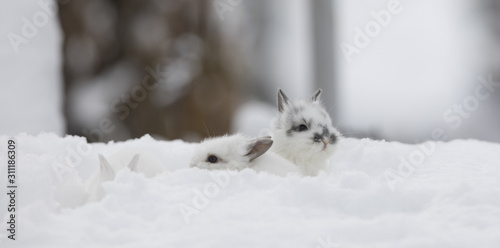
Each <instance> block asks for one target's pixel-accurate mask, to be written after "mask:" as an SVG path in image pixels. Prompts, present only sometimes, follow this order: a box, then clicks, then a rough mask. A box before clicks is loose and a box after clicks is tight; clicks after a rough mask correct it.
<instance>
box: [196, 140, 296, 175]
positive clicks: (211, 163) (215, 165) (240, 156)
mask: <svg viewBox="0 0 500 248" xmlns="http://www.w3.org/2000/svg"><path fill="white" fill-rule="evenodd" d="M272 144H273V141H272V140H271V137H260V138H256V139H248V138H246V137H245V136H243V135H241V134H234V135H230V136H222V137H215V138H210V139H206V140H204V141H203V142H201V143H200V144H198V145H197V146H196V148H195V150H194V151H193V155H192V157H191V164H190V166H191V167H197V168H201V169H209V170H221V169H228V170H238V171H239V170H242V169H245V168H251V169H253V170H255V171H258V172H261V171H265V172H268V173H271V174H275V175H278V176H286V175H288V174H294V173H295V174H296V173H299V170H298V169H297V167H296V166H295V165H294V164H292V163H290V162H289V161H287V160H286V159H283V158H282V157H280V156H278V155H276V154H273V153H271V152H268V150H269V148H270V147H271V146H272Z"/></svg>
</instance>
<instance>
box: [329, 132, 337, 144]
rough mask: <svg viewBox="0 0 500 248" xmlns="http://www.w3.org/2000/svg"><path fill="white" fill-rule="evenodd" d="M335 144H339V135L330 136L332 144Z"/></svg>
mask: <svg viewBox="0 0 500 248" xmlns="http://www.w3.org/2000/svg"><path fill="white" fill-rule="evenodd" d="M335 143H337V135H335V134H332V135H330V144H332V145H333V144H335Z"/></svg>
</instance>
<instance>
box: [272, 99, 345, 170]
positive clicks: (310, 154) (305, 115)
mask: <svg viewBox="0 0 500 248" xmlns="http://www.w3.org/2000/svg"><path fill="white" fill-rule="evenodd" d="M318 92H319V93H320V91H318ZM318 92H317V94H315V97H312V98H311V99H309V100H298V101H289V100H288V98H286V96H284V99H283V100H282V101H281V102H282V105H281V107H282V111H279V114H278V118H277V120H276V122H275V123H274V126H273V127H272V130H273V135H272V136H273V140H274V145H273V146H272V147H271V151H273V152H275V153H277V154H279V155H280V156H282V157H284V158H286V159H288V160H289V161H291V162H292V163H294V164H295V165H297V166H298V167H299V169H300V170H301V172H302V174H303V175H308V176H315V175H317V174H318V173H319V171H321V170H325V169H326V168H327V164H328V159H329V158H330V157H331V156H332V154H333V153H334V151H335V149H336V147H337V145H336V144H337V142H338V139H339V138H340V133H339V132H338V131H337V129H335V128H334V127H333V125H332V121H331V119H330V116H329V115H328V113H327V112H326V110H325V108H324V107H323V106H322V104H321V103H320V101H319V100H318V99H317V97H318V96H319V93H318ZM300 124H306V125H307V127H308V130H306V131H302V132H299V131H296V130H291V129H292V128H293V127H294V126H297V125H300ZM324 129H326V130H327V132H328V135H326V136H323V135H322V134H323V133H324ZM287 132H288V133H287ZM315 134H320V135H321V137H322V139H323V140H325V142H327V144H325V143H323V142H315V141H314V135H315ZM331 135H335V140H336V142H335V143H333V144H331V143H328V141H330V140H331Z"/></svg>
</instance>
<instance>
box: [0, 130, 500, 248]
mask: <svg viewBox="0 0 500 248" xmlns="http://www.w3.org/2000/svg"><path fill="white" fill-rule="evenodd" d="M7 140H8V137H6V136H0V144H3V145H0V161H2V162H1V163H2V164H5V162H4V161H7V159H6V157H5V155H6V149H7V145H5V144H7ZM15 140H16V142H17V144H18V151H17V152H18V155H19V157H18V164H19V167H18V168H17V175H18V185H19V188H18V201H17V202H18V208H17V210H16V213H17V216H18V219H17V223H18V226H17V228H18V230H17V240H16V241H12V240H9V239H7V233H6V231H5V230H6V228H4V227H5V226H6V224H5V223H6V222H7V220H6V219H7V208H6V207H5V206H7V200H6V197H2V198H1V201H2V202H0V205H1V206H3V207H1V208H0V218H1V223H3V224H2V225H5V226H3V227H2V228H1V229H0V230H1V231H0V244H1V247H118V246H119V247H198V246H203V247H276V246H277V244H279V246H280V247H398V248H399V247H440V248H442V247H500V235H499V233H500V180H499V179H500V163H499V162H498V161H500V145H499V144H493V143H486V142H480V141H475V140H456V141H452V142H447V143H442V142H436V143H434V142H427V143H424V144H420V145H407V144H401V143H396V142H384V141H374V140H366V139H363V140H358V139H350V138H346V139H343V140H341V142H340V144H339V148H338V150H337V152H336V153H335V155H334V156H333V157H332V158H331V168H330V171H329V173H322V174H320V175H319V176H317V177H299V176H289V177H278V176H273V175H269V174H265V173H256V172H254V171H252V170H248V169H246V170H243V171H241V172H227V171H218V172H217V171H216V172H213V171H211V172H209V171H205V170H199V169H190V168H187V167H188V164H189V159H190V155H191V152H192V150H193V147H194V144H190V143H185V142H183V141H178V140H177V141H157V140H154V139H153V138H151V137H150V136H144V137H142V138H140V139H136V140H129V141H126V142H119V143H108V144H102V143H98V144H87V143H86V141H85V139H84V138H81V137H74V136H67V137H65V138H60V137H58V136H56V135H52V134H42V135H39V136H36V137H35V136H29V135H19V136H17V137H15ZM123 149H143V150H146V151H148V152H149V153H150V154H152V155H154V156H155V157H156V158H157V159H158V160H159V161H161V162H162V163H163V165H164V166H165V168H166V169H167V170H168V171H167V172H165V173H163V174H161V175H159V176H156V177H154V178H146V177H144V176H143V175H142V174H137V173H133V172H130V171H129V170H123V171H121V172H119V173H118V174H117V176H116V178H115V180H114V181H111V182H106V183H104V185H103V187H104V189H105V191H106V193H107V195H106V196H105V198H104V199H103V200H102V201H100V202H96V203H89V204H83V202H84V199H83V197H84V192H83V188H82V185H83V183H84V182H85V180H87V179H88V178H89V177H90V175H91V174H92V172H93V171H94V170H96V169H97V168H98V158H97V154H99V153H101V154H103V155H104V156H109V155H111V154H114V153H116V152H118V151H121V150H123ZM0 173H1V174H0V177H1V179H0V180H1V181H0V182H1V185H6V182H5V179H6V178H7V175H6V173H7V172H6V169H2V170H1V172H0ZM2 187H5V186H2Z"/></svg>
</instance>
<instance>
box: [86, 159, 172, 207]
mask: <svg viewBox="0 0 500 248" xmlns="http://www.w3.org/2000/svg"><path fill="white" fill-rule="evenodd" d="M126 169H129V170H132V171H134V172H137V173H141V174H144V176H146V177H148V178H150V177H153V176H155V175H157V174H160V173H162V172H164V171H165V167H164V166H163V164H162V163H161V162H160V161H159V160H158V159H156V158H155V157H154V156H152V155H151V154H149V153H147V152H145V151H142V150H138V149H124V150H121V151H119V152H118V153H115V154H113V155H112V156H109V157H107V158H106V157H104V156H102V155H100V154H99V167H98V168H97V170H96V171H95V172H94V174H93V175H92V176H91V177H90V178H89V180H88V181H87V183H86V191H87V194H88V199H87V202H96V201H100V200H101V199H102V198H104V196H105V191H104V189H103V187H102V184H103V183H104V182H108V181H112V180H114V179H115V176H116V174H117V173H118V172H119V171H121V170H126Z"/></svg>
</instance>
